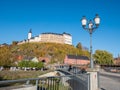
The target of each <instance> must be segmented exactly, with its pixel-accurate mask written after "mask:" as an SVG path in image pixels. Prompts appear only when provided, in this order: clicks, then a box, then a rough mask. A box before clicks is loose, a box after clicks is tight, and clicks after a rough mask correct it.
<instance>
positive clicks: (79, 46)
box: [76, 42, 82, 50]
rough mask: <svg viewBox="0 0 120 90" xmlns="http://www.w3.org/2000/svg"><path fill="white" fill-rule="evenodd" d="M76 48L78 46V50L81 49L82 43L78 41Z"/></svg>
mask: <svg viewBox="0 0 120 90" xmlns="http://www.w3.org/2000/svg"><path fill="white" fill-rule="evenodd" d="M76 48H78V49H79V50H82V44H81V43H80V42H79V43H78V44H77V45H76Z"/></svg>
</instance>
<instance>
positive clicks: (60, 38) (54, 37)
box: [18, 30, 72, 45]
mask: <svg viewBox="0 0 120 90" xmlns="http://www.w3.org/2000/svg"><path fill="white" fill-rule="evenodd" d="M26 42H43V43H44V42H50V43H61V44H69V45H72V36H71V35H70V34H68V33H65V32H64V33H63V34H58V33H42V34H40V35H38V36H35V37H32V31H31V30H30V31H29V33H28V39H27V40H23V41H21V42H19V43H18V44H23V43H26Z"/></svg>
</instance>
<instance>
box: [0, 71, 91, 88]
mask: <svg viewBox="0 0 120 90" xmlns="http://www.w3.org/2000/svg"><path fill="white" fill-rule="evenodd" d="M62 73H63V72H62ZM64 73H65V72H64ZM64 73H63V74H64ZM66 74H67V75H66ZM66 74H64V75H62V76H53V77H42V78H30V79H20V80H7V81H0V90H90V89H89V88H90V86H89V85H90V82H89V79H90V78H89V74H69V73H68V72H66Z"/></svg>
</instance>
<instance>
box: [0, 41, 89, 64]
mask: <svg viewBox="0 0 120 90" xmlns="http://www.w3.org/2000/svg"><path fill="white" fill-rule="evenodd" d="M0 53H1V54H0V58H1V60H0V66H4V65H11V64H13V63H12V62H14V61H18V59H19V58H18V57H19V56H22V57H23V58H22V59H26V58H27V59H28V58H30V57H47V58H49V59H50V63H56V62H60V63H63V60H64V58H65V55H67V54H74V55H76V54H77V55H85V56H89V53H88V51H85V50H82V49H79V48H76V47H74V46H72V45H66V44H57V43H25V44H21V45H17V44H12V45H10V46H4V47H0ZM10 63H11V64H10Z"/></svg>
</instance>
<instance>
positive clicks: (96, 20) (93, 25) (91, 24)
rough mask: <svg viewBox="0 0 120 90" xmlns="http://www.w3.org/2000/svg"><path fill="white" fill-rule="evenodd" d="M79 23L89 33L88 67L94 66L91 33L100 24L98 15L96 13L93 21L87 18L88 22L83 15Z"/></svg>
mask: <svg viewBox="0 0 120 90" xmlns="http://www.w3.org/2000/svg"><path fill="white" fill-rule="evenodd" d="M81 23H82V27H83V29H85V30H87V31H88V32H89V34H90V68H94V63H93V60H92V33H93V32H94V31H95V29H97V28H98V26H99V24H100V17H99V16H98V14H96V17H95V18H94V22H93V21H92V20H89V22H87V19H86V17H85V16H83V18H82V20H81ZM87 25H88V26H87Z"/></svg>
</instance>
